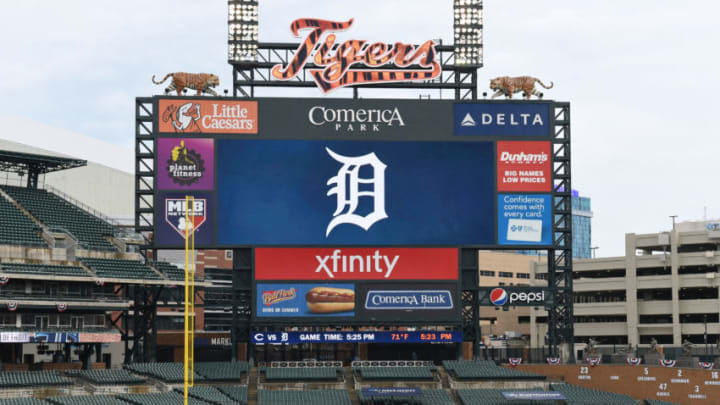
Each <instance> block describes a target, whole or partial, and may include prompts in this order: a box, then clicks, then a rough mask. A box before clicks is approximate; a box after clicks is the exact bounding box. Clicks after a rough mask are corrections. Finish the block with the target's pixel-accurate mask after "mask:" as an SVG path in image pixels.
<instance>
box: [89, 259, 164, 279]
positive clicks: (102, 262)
mask: <svg viewBox="0 0 720 405" xmlns="http://www.w3.org/2000/svg"><path fill="white" fill-rule="evenodd" d="M80 261H82V263H83V264H84V265H86V266H88V267H89V268H90V269H92V271H94V272H95V274H97V275H98V276H99V277H107V278H127V279H139V280H148V279H149V280H161V279H162V278H161V277H160V276H159V275H158V274H157V273H155V272H154V271H152V270H151V269H150V268H149V267H147V266H145V265H144V264H143V263H142V262H139V261H137V260H120V259H90V258H82V259H80Z"/></svg>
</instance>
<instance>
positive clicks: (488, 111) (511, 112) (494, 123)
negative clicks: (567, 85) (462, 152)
mask: <svg viewBox="0 0 720 405" xmlns="http://www.w3.org/2000/svg"><path fill="white" fill-rule="evenodd" d="M454 120H455V121H454V123H455V135H459V136H550V104H547V103H457V104H455V112H454Z"/></svg>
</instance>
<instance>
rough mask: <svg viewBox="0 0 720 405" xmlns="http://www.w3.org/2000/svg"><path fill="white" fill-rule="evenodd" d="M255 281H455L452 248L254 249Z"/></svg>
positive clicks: (456, 259)
mask: <svg viewBox="0 0 720 405" xmlns="http://www.w3.org/2000/svg"><path fill="white" fill-rule="evenodd" d="M255 279H256V280H457V279H458V251H457V249H452V248H429V249H416V248H257V249H255Z"/></svg>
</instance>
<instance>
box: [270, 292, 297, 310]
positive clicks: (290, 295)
mask: <svg viewBox="0 0 720 405" xmlns="http://www.w3.org/2000/svg"><path fill="white" fill-rule="evenodd" d="M296 296H297V289H296V288H282V289H279V290H270V291H263V304H265V306H266V307H269V306H270V305H273V304H277V303H278V302H282V301H288V300H291V299H294V298H295V297H296Z"/></svg>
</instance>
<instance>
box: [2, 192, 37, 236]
mask: <svg viewBox="0 0 720 405" xmlns="http://www.w3.org/2000/svg"><path fill="white" fill-rule="evenodd" d="M40 232H41V228H40V227H39V226H38V225H37V224H36V223H35V222H33V220H32V219H30V217H28V216H27V215H25V214H24V213H23V212H22V211H20V209H18V207H16V206H14V205H13V204H12V203H11V202H10V201H8V200H6V199H5V198H3V197H0V244H6V245H26V246H41V247H47V243H45V240H44V239H43V238H42V237H41V236H40Z"/></svg>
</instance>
